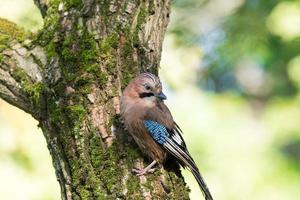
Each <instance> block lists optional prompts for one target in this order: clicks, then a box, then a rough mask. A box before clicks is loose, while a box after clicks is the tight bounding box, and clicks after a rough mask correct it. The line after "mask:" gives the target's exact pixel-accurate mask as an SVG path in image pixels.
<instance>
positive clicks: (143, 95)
mask: <svg viewBox="0 0 300 200" xmlns="http://www.w3.org/2000/svg"><path fill="white" fill-rule="evenodd" d="M139 96H140V98H145V97H152V96H154V94H153V93H152V92H143V93H140V94H139Z"/></svg>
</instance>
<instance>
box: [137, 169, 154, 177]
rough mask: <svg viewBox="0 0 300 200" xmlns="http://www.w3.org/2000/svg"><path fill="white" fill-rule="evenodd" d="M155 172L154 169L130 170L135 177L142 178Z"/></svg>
mask: <svg viewBox="0 0 300 200" xmlns="http://www.w3.org/2000/svg"><path fill="white" fill-rule="evenodd" d="M154 171H155V168H152V169H148V170H147V169H132V172H134V173H136V175H137V176H142V175H145V174H147V173H153V172H154Z"/></svg>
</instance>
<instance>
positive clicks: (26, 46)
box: [0, 0, 188, 199]
mask: <svg viewBox="0 0 300 200" xmlns="http://www.w3.org/2000/svg"><path fill="white" fill-rule="evenodd" d="M34 2H35V3H36V5H37V6H38V8H39V9H40V11H41V14H42V16H43V17H44V28H43V29H42V30H41V31H40V32H39V33H38V34H29V33H24V31H22V30H21V29H19V28H18V27H17V26H16V25H15V24H13V23H11V22H8V21H6V20H3V19H1V20H0V97H1V98H3V99H4V100H6V101H7V102H9V103H11V104H13V105H15V106H17V107H19V108H21V109H22V110H24V111H26V112H28V113H30V114H31V115H32V116H33V117H34V118H35V119H37V120H38V121H39V126H40V127H41V129H42V130H43V133H44V136H45V138H46V141H47V144H48V149H49V151H50V154H51V156H52V160H53V166H54V168H55V171H56V176H57V179H58V181H59V184H60V186H61V197H62V199H188V189H187V188H186V186H185V183H184V181H183V179H182V178H180V177H178V176H176V175H175V173H174V172H172V171H166V170H164V169H158V170H156V172H155V173H153V174H149V175H146V176H140V177H137V176H135V175H134V174H132V173H131V169H132V168H133V167H138V168H140V167H143V166H144V165H146V164H147V161H144V159H143V156H142V154H141V152H140V151H139V150H138V148H137V146H136V145H135V144H134V142H133V140H132V139H131V138H130V137H129V136H128V134H127V133H126V131H125V130H123V129H122V126H121V123H120V119H119V116H118V113H119V104H120V103H119V101H120V95H121V90H122V89H123V88H124V87H125V86H126V85H127V83H128V82H129V80H130V79H131V78H133V77H134V76H135V75H136V74H138V73H140V72H143V71H150V72H153V73H157V70H158V66H159V61H160V55H161V47H162V40H163V36H164V33H165V29H166V26H167V23H168V21H169V12H170V10H169V7H170V2H169V0H163V1H160V0H149V1H136V0H135V1H133V0H131V1H130V0H123V1H121V0H111V1H108V0H34Z"/></svg>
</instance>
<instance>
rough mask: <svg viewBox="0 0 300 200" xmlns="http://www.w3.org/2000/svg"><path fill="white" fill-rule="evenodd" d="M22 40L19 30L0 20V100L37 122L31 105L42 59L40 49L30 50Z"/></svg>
mask: <svg viewBox="0 0 300 200" xmlns="http://www.w3.org/2000/svg"><path fill="white" fill-rule="evenodd" d="M25 38H26V33H25V32H24V31H23V30H22V29H20V28H18V27H17V26H16V25H15V24H14V23H11V22H9V21H7V20H5V19H1V18H0V97H1V98H3V99H5V100H6V101H8V102H9V103H11V104H13V105H15V106H17V107H18V108H20V109H22V110H24V111H25V112H28V113H30V114H31V115H32V116H33V117H35V118H38V112H37V109H36V107H35V105H36V103H37V102H38V101H39V98H40V95H39V92H40V91H38V90H40V89H41V88H40V87H39V84H40V83H41V82H42V81H43V78H42V73H41V70H40V68H42V67H43V66H44V65H45V64H46V56H45V54H44V53H43V49H42V48H41V47H39V46H35V47H33V46H32V45H31V42H30V40H28V39H27V40H25Z"/></svg>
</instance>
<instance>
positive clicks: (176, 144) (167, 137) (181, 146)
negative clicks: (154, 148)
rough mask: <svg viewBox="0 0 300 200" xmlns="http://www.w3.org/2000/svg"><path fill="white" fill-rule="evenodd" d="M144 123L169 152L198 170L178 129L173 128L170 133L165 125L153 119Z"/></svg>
mask: <svg viewBox="0 0 300 200" xmlns="http://www.w3.org/2000/svg"><path fill="white" fill-rule="evenodd" d="M144 125H145V127H146V129H147V130H148V131H149V133H150V134H151V136H152V138H153V139H154V140H155V141H156V142H157V143H159V144H161V145H162V146H163V147H164V148H165V149H166V150H167V151H168V152H169V153H171V154H172V155H173V156H175V157H176V158H177V159H179V160H180V161H182V162H183V163H184V164H185V165H187V166H188V167H189V168H190V169H192V170H197V167H196V165H195V163H194V161H193V159H192V157H191V156H190V154H189V153H188V151H187V149H186V146H185V143H184V141H183V139H182V137H181V136H180V135H178V133H177V131H176V130H173V131H172V134H170V133H169V132H168V130H167V128H166V127H165V126H163V125H161V124H160V123H158V122H155V121H152V120H145V121H144Z"/></svg>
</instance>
